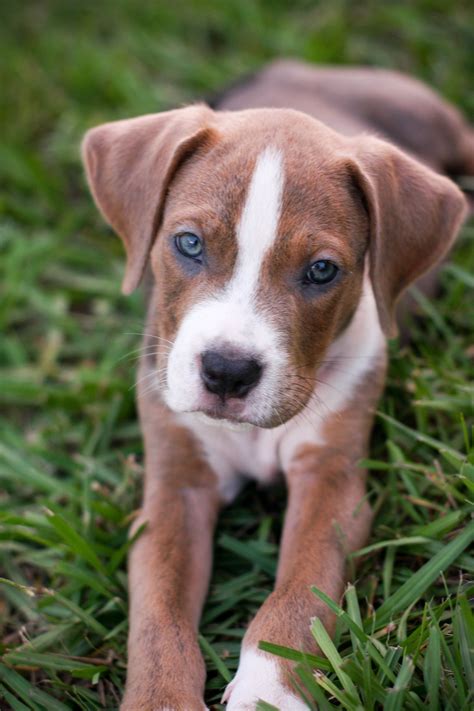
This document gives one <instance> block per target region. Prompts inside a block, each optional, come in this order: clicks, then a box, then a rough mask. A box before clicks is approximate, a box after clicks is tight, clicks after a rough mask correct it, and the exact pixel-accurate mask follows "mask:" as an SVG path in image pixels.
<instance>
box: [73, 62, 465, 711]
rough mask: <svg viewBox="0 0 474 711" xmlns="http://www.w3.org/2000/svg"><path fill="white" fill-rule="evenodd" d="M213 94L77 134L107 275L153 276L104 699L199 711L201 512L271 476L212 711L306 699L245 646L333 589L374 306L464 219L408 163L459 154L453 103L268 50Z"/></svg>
mask: <svg viewBox="0 0 474 711" xmlns="http://www.w3.org/2000/svg"><path fill="white" fill-rule="evenodd" d="M261 105H265V106H266V107H267V108H257V107H258V106H261ZM247 107H250V109H247ZM290 107H291V108H290ZM221 108H222V109H225V110H220V111H214V110H212V109H211V108H209V107H208V106H205V105H196V106H190V107H187V108H183V109H178V110H176V111H169V112H165V113H161V114H156V115H150V116H144V117H141V118H136V119H131V120H126V121H118V122H115V123H110V124H106V125H103V126H99V127H98V128H95V129H93V130H91V131H90V132H89V133H88V134H87V136H86V138H85V141H84V148H83V155H84V161H85V165H86V169H87V175H88V179H89V183H90V186H91V189H92V192H93V195H94V197H95V200H96V202H97V205H98V206H99V208H100V210H101V211H102V213H103V215H104V217H105V219H106V220H107V221H108V222H109V223H110V225H112V227H113V228H114V229H115V230H116V232H117V233H118V234H119V235H120V236H121V237H122V239H123V240H124V243H125V247H126V250H127V269H126V274H125V279H124V284H123V289H124V291H125V292H126V293H129V292H131V291H132V290H133V289H134V288H135V287H136V286H137V285H138V283H139V282H140V279H141V277H142V274H143V272H144V269H145V267H146V265H147V264H148V263H149V262H150V263H151V268H152V271H153V275H154V285H153V291H152V294H151V301H150V307H149V318H148V325H147V336H146V338H145V346H146V350H145V356H144V357H143V359H142V363H141V367H140V377H139V387H138V407H139V411H140V418H141V422H142V426H143V433H144V438H145V451H146V479H145V491H144V501H143V509H142V512H141V515H140V517H139V521H138V522H137V525H140V524H141V523H143V522H147V527H146V529H145V531H144V533H143V534H142V535H141V537H140V538H139V539H138V541H137V542H136V543H135V545H134V547H133V551H132V554H131V558H130V595H131V611H130V615H131V619H130V637H129V666H128V679H127V690H126V694H125V699H124V701H123V706H122V708H123V709H124V710H125V709H126V710H127V711H132V710H133V711H135V710H137V711H138V710H139V711H146V710H151V709H153V710H154V711H158V710H160V711H164V710H165V709H166V710H168V711H169V710H170V709H171V710H172V711H194V710H197V709H200V710H202V709H204V708H205V707H204V701H203V689H204V681H205V668H204V664H203V660H202V658H201V655H200V652H199V648H198V644H197V640H196V630H197V626H198V622H199V616H200V611H201V607H202V604H203V600H204V597H205V594H206V590H207V587H208V581H209V575H210V569H211V550H212V532H213V528H214V524H215V521H216V516H217V513H218V510H219V507H221V506H222V505H223V504H227V503H229V502H230V501H231V500H232V498H233V497H234V496H235V495H236V493H237V492H238V490H239V488H240V487H241V485H242V483H243V481H244V476H247V477H249V476H250V477H254V478H255V479H258V480H260V481H263V482H270V481H271V480H272V479H274V477H276V476H277V475H278V473H279V472H283V474H284V476H285V478H286V482H287V485H288V492H289V502H288V510H287V514H286V519H285V527H284V533H283V538H282V544H281V554H280V562H279V567H278V574H277V581H276V586H275V590H274V592H273V593H272V594H271V595H270V597H269V598H268V599H267V601H266V602H265V604H264V605H263V607H262V608H261V609H260V611H259V613H258V615H257V616H256V618H255V619H254V620H253V622H252V623H251V624H250V626H249V628H248V630H247V633H246V635H245V639H244V643H243V649H242V655H241V661H240V665H239V669H238V672H237V675H236V677H235V679H234V680H233V681H232V683H231V684H230V685H229V687H228V689H227V690H226V693H225V700H226V701H227V704H228V709H230V710H231V711H243V710H244V709H254V708H255V703H256V701H257V699H259V698H261V699H264V700H265V701H267V702H269V703H272V704H274V705H276V706H277V707H278V708H280V709H281V711H298V710H299V709H304V708H306V705H305V703H304V702H303V701H302V700H300V699H299V698H298V697H297V696H296V694H295V692H294V690H293V688H292V684H291V669H290V668H289V667H287V666H286V665H284V664H283V663H280V662H279V661H278V660H277V659H276V658H273V657H271V656H269V655H267V654H264V653H263V652H261V651H259V650H258V642H259V641H260V640H262V639H265V640H269V641H271V642H275V643H278V644H284V645H290V646H293V647H296V648H304V649H306V650H309V649H311V646H312V644H313V640H312V637H311V635H310V633H309V620H310V618H311V617H312V616H314V615H318V616H319V617H321V618H322V619H323V620H324V622H325V624H326V625H327V627H328V628H329V629H331V628H332V625H333V620H332V619H331V616H330V615H329V613H328V611H327V609H326V608H325V607H324V606H323V605H322V604H319V603H318V601H317V600H316V599H315V597H314V596H313V595H312V594H311V593H310V591H309V586H310V585H311V584H315V585H317V586H318V587H319V588H321V589H322V590H324V591H325V592H326V593H327V594H328V595H330V596H331V597H333V598H335V599H338V597H339V596H340V594H341V590H342V585H343V581H344V575H345V571H344V567H345V564H344V556H345V554H346V553H347V552H348V551H351V550H354V549H356V548H358V547H360V546H361V545H363V544H364V542H365V540H366V537H367V535H368V531H369V526H370V518H371V516H370V511H369V507H368V505H367V503H366V501H365V498H364V497H365V472H364V471H363V470H362V469H360V468H359V467H358V466H357V462H358V460H359V459H360V458H361V457H364V456H365V455H366V454H367V447H368V442H369V436H370V430H371V426H372V413H373V410H374V408H375V406H376V403H377V400H378V398H379V395H380V392H381V389H382V386H383V380H384V371H385V364H386V349H385V341H386V337H387V335H388V336H391V335H393V334H394V333H395V326H394V307H395V304H396V302H397V299H398V297H399V296H400V294H401V293H402V292H403V290H404V289H405V288H406V287H407V286H408V285H409V284H410V283H412V282H413V281H414V280H416V279H417V278H418V277H420V275H422V274H423V273H425V272H426V271H427V270H429V269H430V268H431V267H433V266H434V265H435V264H436V263H437V262H438V261H439V260H440V259H441V258H442V257H443V256H444V255H445V254H446V252H447V251H448V250H449V247H450V246H451V244H452V243H453V240H454V239H455V236H456V233H457V231H458V228H459V226H460V224H461V221H462V219H463V216H464V214H465V200H464V198H463V196H462V194H461V192H460V191H459V190H458V189H457V187H456V186H455V185H454V184H453V183H452V182H451V181H450V180H449V179H448V178H446V177H442V176H441V175H440V174H438V173H437V172H435V171H434V170H432V168H430V167H428V164H431V166H432V167H434V168H435V169H436V170H438V171H443V172H453V171H454V172H455V171H457V172H468V171H470V170H472V168H473V167H474V141H473V140H472V134H470V133H469V129H468V128H467V127H466V126H465V125H464V123H463V121H462V119H461V118H460V116H459V115H458V114H457V112H456V111H455V110H454V109H453V108H451V107H449V106H447V105H446V104H444V103H443V102H441V100H440V99H439V98H437V97H436V96H435V95H434V94H433V93H432V92H430V91H429V90H428V89H426V88H425V87H423V86H422V85H420V84H418V83H416V82H413V81H412V80H409V79H406V78H403V77H400V76H399V75H396V74H391V73H387V72H384V73H382V74H380V75H378V74H377V73H376V72H373V71H370V70H336V69H322V70H317V69H313V68H310V67H307V66H304V65H300V64H298V63H295V62H288V63H282V62H279V63H276V64H275V65H271V66H270V67H268V68H267V69H265V70H264V71H263V72H262V73H261V74H259V75H257V76H256V77H254V78H253V79H252V80H251V81H250V83H248V84H246V85H243V86H241V87H238V88H236V89H234V91H233V92H231V93H230V94H229V95H227V96H225V97H224V98H223V99H222V101H221ZM244 108H245V109H246V110H242V109H244ZM294 109H300V110H302V111H296V110H294ZM310 114H311V115H310ZM315 117H320V118H322V119H323V121H324V123H323V122H321V121H319V120H316V118H315ZM331 126H332V127H331ZM334 129H337V130H334ZM374 133H378V134H379V135H385V136H386V137H388V138H391V139H392V140H393V141H394V142H398V143H399V144H400V145H401V146H404V147H405V149H406V150H407V151H409V152H410V153H411V154H412V156H415V155H418V156H419V157H420V158H421V160H423V161H424V163H425V164H427V165H423V164H422V163H421V162H419V161H418V160H416V159H415V158H414V157H410V156H409V155H408V153H407V152H402V151H401V150H399V148H396V147H395V146H394V145H391V144H390V143H387V142H385V141H384V140H381V139H380V138H377V137H374V135H373V134H374ZM370 134H372V135H370ZM216 425H218V426H220V427H219V428H217V427H216Z"/></svg>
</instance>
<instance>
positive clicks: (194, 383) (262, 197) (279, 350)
mask: <svg viewBox="0 0 474 711" xmlns="http://www.w3.org/2000/svg"><path fill="white" fill-rule="evenodd" d="M283 184H284V170H283V156H282V153H281V151H280V150H278V149H277V148H275V147H271V146H270V147H267V148H265V149H264V150H263V151H262V152H261V153H260V155H259V156H258V157H257V160H256V162H255V167H254V170H253V174H252V177H251V179H250V182H249V186H248V191H247V195H246V197H245V203H244V205H243V207H242V214H241V217H240V221H239V224H238V225H236V238H237V248H238V249H237V259H236V263H235V267H234V271H233V274H232V276H231V278H230V280H229V282H228V283H227V284H226V286H225V287H224V288H223V289H222V290H220V291H218V292H216V293H215V294H213V295H211V296H209V297H208V298H207V299H205V300H204V301H200V302H197V303H196V304H194V306H192V307H191V309H190V310H189V311H188V313H187V314H186V316H185V317H184V319H183V321H182V322H181V325H180V327H179V329H178V333H177V334H176V339H175V342H174V346H173V348H172V350H171V353H170V356H169V359H168V369H167V386H168V387H167V388H166V390H165V393H164V395H165V400H166V402H167V404H168V405H169V407H171V409H173V410H175V411H176V412H186V411H193V410H194V411H195V410H200V409H202V408H201V407H200V401H201V399H202V394H203V385H202V382H201V379H200V375H199V358H200V355H201V354H202V353H203V352H204V351H205V350H207V349H209V348H219V347H220V346H221V345H226V346H232V347H235V348H237V349H240V350H241V351H242V353H249V354H252V355H253V356H254V357H258V358H260V359H261V360H262V362H263V363H264V366H265V369H264V373H263V376H262V379H261V382H260V383H259V385H258V386H257V387H256V388H255V390H254V391H252V392H251V393H250V394H249V396H248V397H247V398H246V406H245V407H246V413H245V416H246V417H248V418H249V420H250V421H252V422H257V421H258V422H260V421H264V420H265V417H268V415H269V414H270V413H271V411H272V409H273V407H274V405H275V404H276V400H277V398H278V393H279V389H280V383H281V377H282V374H283V372H284V368H285V366H286V363H287V353H286V350H285V349H284V348H283V346H282V343H281V334H280V333H279V332H278V329H277V327H276V326H275V324H274V323H272V321H271V319H269V317H268V313H266V312H265V309H264V310H263V311H262V309H260V308H259V306H258V303H256V298H255V297H256V292H257V288H258V283H259V278H260V273H261V268H262V263H263V259H264V257H265V255H266V254H267V253H268V252H269V250H270V249H271V248H272V246H273V244H274V243H275V240H276V237H277V234H278V224H279V221H280V213H281V202H282V193H283ZM244 419H245V417H244Z"/></svg>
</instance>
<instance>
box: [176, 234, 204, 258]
mask: <svg viewBox="0 0 474 711" xmlns="http://www.w3.org/2000/svg"><path fill="white" fill-rule="evenodd" d="M175 243H176V247H177V248H178V250H179V251H180V252H181V254H184V256H185V257H191V258H192V259H199V257H200V256H201V254H202V241H201V238H200V237H198V236H197V235H195V234H193V233H192V232H183V233H182V234H180V235H176V237H175Z"/></svg>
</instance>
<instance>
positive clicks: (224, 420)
mask: <svg viewBox="0 0 474 711" xmlns="http://www.w3.org/2000/svg"><path fill="white" fill-rule="evenodd" d="M193 414H194V415H195V416H196V417H197V418H198V419H200V420H202V421H203V422H204V423H205V424H207V425H213V426H215V427H225V428H227V429H231V430H238V431H242V430H248V429H252V428H253V427H255V426H256V425H255V424H254V423H253V422H249V421H248V420H244V419H242V418H237V417H233V416H231V415H227V416H226V415H225V414H218V413H216V412H215V411H212V410H194V412H193Z"/></svg>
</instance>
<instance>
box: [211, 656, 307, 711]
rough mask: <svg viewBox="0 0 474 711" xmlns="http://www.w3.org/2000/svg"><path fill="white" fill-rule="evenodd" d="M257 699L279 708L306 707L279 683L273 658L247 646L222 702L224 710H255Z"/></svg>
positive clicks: (296, 710)
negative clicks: (225, 705)
mask: <svg viewBox="0 0 474 711" xmlns="http://www.w3.org/2000/svg"><path fill="white" fill-rule="evenodd" d="M259 699H261V700H262V701H266V702H267V703H268V704H272V705H273V706H276V707H277V708H278V709H279V711H308V707H307V706H306V704H305V703H304V701H302V700H301V699H299V698H298V697H296V696H295V695H294V694H292V693H291V691H290V690H289V689H288V688H287V687H286V686H285V685H284V684H282V682H281V678H280V669H279V666H278V663H277V662H276V660H275V659H273V658H272V657H271V656H269V655H268V654H265V653H264V652H259V651H257V650H256V649H246V650H244V651H243V652H242V654H241V657H240V663H239V668H238V669H237V674H236V675H235V677H234V679H233V680H232V681H231V682H230V684H229V685H228V686H227V688H226V690H225V692H224V696H223V697H222V702H223V703H227V711H255V707H256V704H257V701H258V700H259Z"/></svg>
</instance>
